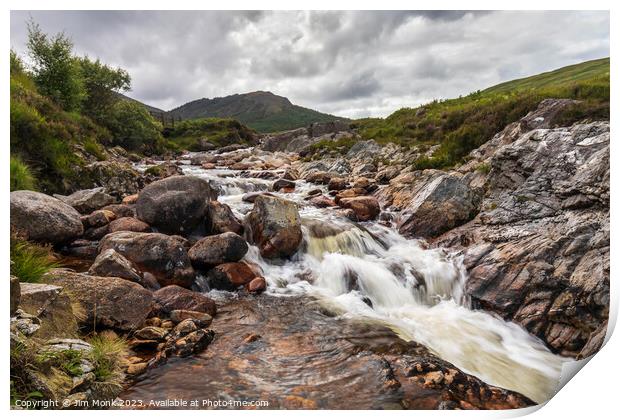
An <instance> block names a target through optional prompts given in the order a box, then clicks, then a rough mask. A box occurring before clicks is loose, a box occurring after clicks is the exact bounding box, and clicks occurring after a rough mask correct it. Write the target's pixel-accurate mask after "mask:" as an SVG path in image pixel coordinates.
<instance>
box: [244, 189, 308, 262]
mask: <svg viewBox="0 0 620 420" xmlns="http://www.w3.org/2000/svg"><path fill="white" fill-rule="evenodd" d="M246 222H247V224H248V226H249V227H250V229H251V233H250V237H251V238H252V241H253V243H254V244H256V245H257V246H258V247H259V249H260V253H261V255H262V256H263V257H264V258H287V257H290V256H292V255H293V254H294V253H295V252H297V249H298V248H299V245H300V244H301V240H302V232H301V218H300V216H299V212H298V210H297V206H296V204H295V203H293V202H291V201H288V200H284V199H281V198H277V197H267V196H261V197H258V198H257V199H256V201H255V202H254V208H253V209H252V211H251V212H250V213H249V214H248V215H247V217H246Z"/></svg>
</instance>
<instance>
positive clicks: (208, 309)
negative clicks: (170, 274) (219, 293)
mask: <svg viewBox="0 0 620 420" xmlns="http://www.w3.org/2000/svg"><path fill="white" fill-rule="evenodd" d="M153 298H154V299H155V302H156V303H157V304H158V305H159V307H160V310H161V311H162V312H163V313H164V314H169V313H170V312H172V311H174V310H179V309H183V310H189V311H197V312H204V313H206V314H209V315H211V316H215V314H216V307H215V302H214V301H213V300H212V299H211V298H209V297H207V296H205V295H203V294H202V293H198V292H194V291H191V290H187V289H184V288H183V287H179V286H166V287H162V288H161V289H159V290H157V291H155V292H154V293H153Z"/></svg>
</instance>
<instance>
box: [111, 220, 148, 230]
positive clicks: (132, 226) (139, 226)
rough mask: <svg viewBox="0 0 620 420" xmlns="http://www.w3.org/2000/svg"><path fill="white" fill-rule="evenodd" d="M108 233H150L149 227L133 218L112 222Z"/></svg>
mask: <svg viewBox="0 0 620 420" xmlns="http://www.w3.org/2000/svg"><path fill="white" fill-rule="evenodd" d="M109 230H110V233H114V232H120V231H127V232H150V231H151V227H150V226H149V225H147V224H146V223H144V222H143V221H142V220H138V219H136V218H134V217H121V218H120V219H116V220H113V221H112V222H110V226H109Z"/></svg>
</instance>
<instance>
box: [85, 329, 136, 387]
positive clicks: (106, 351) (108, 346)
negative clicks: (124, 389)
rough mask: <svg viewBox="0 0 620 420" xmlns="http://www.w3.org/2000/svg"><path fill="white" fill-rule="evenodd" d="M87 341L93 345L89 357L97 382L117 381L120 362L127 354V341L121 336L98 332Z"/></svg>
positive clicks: (119, 377)
mask: <svg viewBox="0 0 620 420" xmlns="http://www.w3.org/2000/svg"><path fill="white" fill-rule="evenodd" d="M88 342H89V343H90V344H91V345H92V346H93V350H92V351H91V353H90V356H89V357H90V359H91V361H92V362H93V365H94V366H95V371H94V372H95V376H96V377H97V381H99V382H119V381H120V380H121V379H122V372H123V369H122V362H123V359H124V358H125V356H126V354H127V349H128V347H127V342H126V341H125V340H123V339H122V338H118V337H110V336H107V335H105V334H99V335H96V336H94V337H92V338H91V339H90V340H88Z"/></svg>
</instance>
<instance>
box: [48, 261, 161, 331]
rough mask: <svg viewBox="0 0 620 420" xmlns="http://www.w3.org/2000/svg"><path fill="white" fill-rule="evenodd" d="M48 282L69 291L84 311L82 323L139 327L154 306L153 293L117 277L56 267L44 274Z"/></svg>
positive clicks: (120, 328) (126, 327)
mask: <svg viewBox="0 0 620 420" xmlns="http://www.w3.org/2000/svg"><path fill="white" fill-rule="evenodd" d="M44 281H46V282H47V283H51V284H55V285H58V286H62V287H63V288H64V289H66V290H68V291H69V292H70V296H71V299H72V300H73V299H74V300H75V301H76V302H77V303H78V304H79V305H80V307H81V309H82V310H83V311H84V312H85V316H84V319H81V320H80V324H81V325H83V326H85V327H87V328H92V327H93V326H95V325H96V326H97V327H106V328H113V329H119V330H123V331H128V330H133V329H136V328H138V327H140V326H141V325H142V324H143V323H144V321H145V320H146V318H147V316H148V314H149V313H150V311H151V308H152V305H153V294H152V293H151V292H149V291H148V290H146V289H145V288H144V287H142V286H140V285H139V284H136V283H134V282H131V281H128V280H125V279H121V278H118V277H98V276H90V275H87V274H82V273H75V272H72V271H68V270H61V269H54V270H51V271H50V272H49V273H48V274H46V275H45V278H44Z"/></svg>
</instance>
